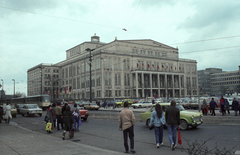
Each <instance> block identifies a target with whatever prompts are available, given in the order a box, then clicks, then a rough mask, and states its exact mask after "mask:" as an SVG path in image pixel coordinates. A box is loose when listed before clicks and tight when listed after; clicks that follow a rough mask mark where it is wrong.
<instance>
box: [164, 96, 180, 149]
mask: <svg viewBox="0 0 240 155" xmlns="http://www.w3.org/2000/svg"><path fill="white" fill-rule="evenodd" d="M175 106H176V101H175V100H172V101H171V105H170V107H169V108H167V109H166V114H165V119H166V122H167V129H168V138H169V141H170V147H171V149H172V150H174V149H175V147H176V146H177V145H176V135H177V128H178V129H180V112H179V109H178V108H176V107H175Z"/></svg>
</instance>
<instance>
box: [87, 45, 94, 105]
mask: <svg viewBox="0 0 240 155" xmlns="http://www.w3.org/2000/svg"><path fill="white" fill-rule="evenodd" d="M93 50H95V49H90V48H87V49H86V51H88V52H90V56H89V66H90V103H92V57H93V56H92V54H91V52H92V51H93Z"/></svg>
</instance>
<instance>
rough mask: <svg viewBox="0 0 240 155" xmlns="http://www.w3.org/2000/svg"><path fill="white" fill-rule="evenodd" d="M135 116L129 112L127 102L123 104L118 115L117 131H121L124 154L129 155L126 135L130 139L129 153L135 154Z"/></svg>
mask: <svg viewBox="0 0 240 155" xmlns="http://www.w3.org/2000/svg"><path fill="white" fill-rule="evenodd" d="M134 124H135V116H134V114H133V112H132V111H131V110H129V109H128V102H127V101H126V102H124V109H123V110H122V111H121V113H120V117H119V130H122V131H123V139H124V147H125V153H129V147H128V139H127V138H128V135H129V139H130V147H131V149H130V152H131V153H135V151H134V128H133V126H134Z"/></svg>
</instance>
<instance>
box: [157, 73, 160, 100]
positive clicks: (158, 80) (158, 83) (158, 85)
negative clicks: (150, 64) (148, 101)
mask: <svg viewBox="0 0 240 155" xmlns="http://www.w3.org/2000/svg"><path fill="white" fill-rule="evenodd" d="M159 76H160V75H159V74H157V87H158V97H160V78H159Z"/></svg>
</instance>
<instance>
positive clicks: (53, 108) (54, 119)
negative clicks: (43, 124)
mask: <svg viewBox="0 0 240 155" xmlns="http://www.w3.org/2000/svg"><path fill="white" fill-rule="evenodd" d="M55 107H56V103H53V104H52V112H53V115H54V116H53V128H56V111H55Z"/></svg>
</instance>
